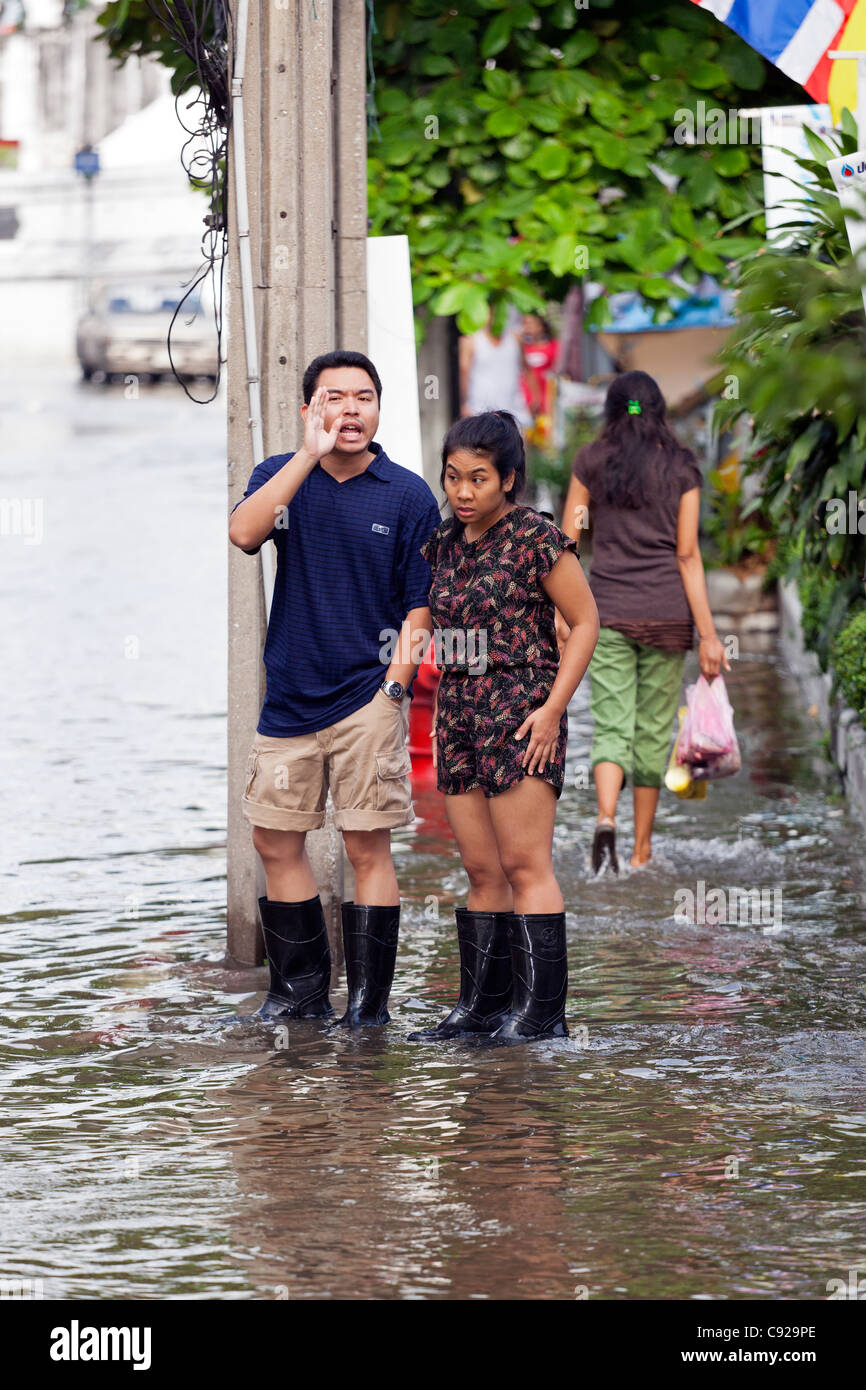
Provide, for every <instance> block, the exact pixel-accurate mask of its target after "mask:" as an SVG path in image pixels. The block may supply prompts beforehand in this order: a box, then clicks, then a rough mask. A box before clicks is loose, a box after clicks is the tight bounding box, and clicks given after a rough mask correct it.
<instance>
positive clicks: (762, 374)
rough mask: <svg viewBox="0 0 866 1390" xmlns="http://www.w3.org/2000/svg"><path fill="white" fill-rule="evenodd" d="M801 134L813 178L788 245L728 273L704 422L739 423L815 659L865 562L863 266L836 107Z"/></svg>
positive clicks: (849, 143)
mask: <svg viewBox="0 0 866 1390" xmlns="http://www.w3.org/2000/svg"><path fill="white" fill-rule="evenodd" d="M808 138H809V144H810V148H811V151H812V157H810V158H803V159H799V160H798V163H799V165H800V167H801V168H802V170H803V172H804V175H806V174H808V175H810V176H811V177H812V178H814V179H815V180H817V183H816V184H815V185H814V186H813V187H812V188H811V189H810V190H808V191H807V192H806V196H805V197H803V198H801V199H797V200H794V203H793V205H792V209H791V214H790V219H789V224H788V226H787V227H786V229H785V231H786V233H787V234H788V235H789V236H790V237H791V238H792V239H791V241H790V244H788V245H786V246H785V247H784V248H777V249H775V250H774V249H772V248H769V249H767V248H762V249H761V250H760V251H758V252H756V253H753V254H751V255H749V256H747V257H745V258H744V259H743V261H742V263H741V265H740V266H739V267H738V270H737V282H738V291H737V306H738V307H737V317H738V322H737V327H736V329H735V330H734V333H733V335H732V337H731V339H730V340H729V342H728V344H727V346H726V348H725V349H724V351H723V352H722V354H721V359H722V361H723V362H724V372H723V375H722V377H721V378H720V379H719V381H718V383H717V385H718V386H719V388H720V389H723V394H724V395H730V396H731V397H732V398H730V399H722V400H721V401H720V402H719V405H718V406H717V409H716V419H717V423H718V424H719V425H720V426H722V427H725V426H727V425H730V424H731V423H733V421H735V420H736V419H738V418H739V417H741V416H746V417H748V420H749V421H750V423H751V430H752V435H751V444H750V448H749V455H748V457H747V459H746V460H745V467H746V469H747V471H749V472H751V473H753V474H757V476H758V478H759V482H760V487H759V490H758V492H757V494H756V496H755V498H754V501H753V503H752V509H753V510H758V509H760V510H762V511H763V512H764V513H765V515H766V516H768V517H769V519H770V521H771V522H772V524H773V526H774V528H775V530H776V532H777V534H778V535H779V537H780V538H781V539H782V541H783V542H786V543H787V544H786V546H785V553H786V556H787V564H786V572H787V575H788V577H791V578H797V579H798V580H800V582H801V588H802V589H803V592H804V595H805V596H806V599H808V605H807V606H808V607H809V609H810V611H811V610H812V609H813V608H814V609H815V611H816V613H817V612H819V613H820V621H819V622H818V623H817V624H816V631H815V633H814V639H815V640H814V646H815V649H816V650H817V652H818V655H819V657H820V659H821V661H822V664H824V665H826V662H827V659H828V655H829V652H830V646H831V643H832V640H833V637H834V635H835V634H836V633H837V632H838V631H839V628H840V625H841V624H842V623H843V622H844V621H845V619H846V617H847V615H848V613H849V610H850V608H851V605H852V603H853V602H854V600H855V599H857V598H858V597H859V596H860V595H861V592H862V574H863V566H864V561H866V535H864V534H862V533H861V531H860V525H861V524H862V527H863V531H866V513H859V512H857V510H856V499H857V498H859V497H861V496H864V487H866V371H864V365H863V364H864V355H866V315H864V304H863V297H862V294H861V290H862V287H863V286H864V285H866V268H863V266H862V263H861V267H860V268H858V265H857V264H856V262H855V260H854V258H853V257H852V255H851V248H850V244H849V241H848V235H847V231H846V228H845V219H844V213H843V210H842V206H841V204H840V201H839V197H838V195H837V194H836V192H835V189H834V187H833V182H832V179H831V177H830V174H829V173H828V170H827V160H828V159H830V158H835V157H836V156H837V155H840V154H845V155H847V154H851V153H853V151H854V150H856V148H857V132H856V124H855V122H854V120H853V118H852V116H851V115H850V113H849V112H847V111H846V112H845V113H844V117H843V127H842V130H840V131H839V132H837V134H836V135H835V137H834V138H832V139H831V140H830V141H829V142H826V141H823V140H821V139H819V137H818V136H816V135H811V134H810V135H809V137H808ZM724 381H727V383H728V384H729V385H735V387H736V390H735V392H733V393H732V392H730V391H729V390H725V389H724ZM852 492H853V493H854V495H855V503H854V509H853V511H852V510H851V508H850V506H849V501H850V499H849V493H852ZM834 499H835V500H834ZM861 517H862V523H861V521H860V518H861ZM852 520H853V526H852V524H851V523H852ZM804 581H805V582H804ZM806 599H804V601H806ZM813 599H814V602H813V601H812V600H813ZM816 604H817V605H818V606H817V607H816Z"/></svg>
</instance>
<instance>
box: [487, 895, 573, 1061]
mask: <svg viewBox="0 0 866 1390" xmlns="http://www.w3.org/2000/svg"><path fill="white" fill-rule="evenodd" d="M507 931H508V939H509V943H510V945H511V970H512V976H513V982H512V996H511V1011H510V1013H509V1014H508V1017H507V1018H506V1019H505V1021H504V1023H503V1024H502V1026H501V1027H500V1028H497V1030H496V1032H495V1033H492V1034H491V1041H492V1042H505V1043H520V1042H531V1041H532V1040H533V1039H534V1038H567V1037H568V1028H567V1027H566V1023H565V996H566V993H567V992H568V956H567V953H566V946H565V913H564V912H512V913H510V914H509V917H508V922H507Z"/></svg>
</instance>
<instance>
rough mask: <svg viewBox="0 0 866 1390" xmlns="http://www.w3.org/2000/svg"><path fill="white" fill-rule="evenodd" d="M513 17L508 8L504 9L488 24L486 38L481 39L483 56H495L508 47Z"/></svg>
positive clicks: (485, 32)
mask: <svg viewBox="0 0 866 1390" xmlns="http://www.w3.org/2000/svg"><path fill="white" fill-rule="evenodd" d="M511 23H512V17H511V14H510V12H509V11H508V10H503V12H502V14H498V15H497V16H496V18H495V19H494V20H493V21H492V22H491V23H490V24H488V26H487V28H486V29H485V31H484V38H483V39H482V40H481V56H482V58H493V57H495V56H496V54H497V53H501V52H502V50H503V48H507V47H508V41H509V39H510V38H511Z"/></svg>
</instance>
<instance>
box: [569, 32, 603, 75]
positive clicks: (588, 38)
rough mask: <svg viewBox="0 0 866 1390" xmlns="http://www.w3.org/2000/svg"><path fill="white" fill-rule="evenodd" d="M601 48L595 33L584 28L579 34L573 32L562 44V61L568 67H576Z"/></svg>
mask: <svg viewBox="0 0 866 1390" xmlns="http://www.w3.org/2000/svg"><path fill="white" fill-rule="evenodd" d="M598 50H599V40H598V39H597V38H596V36H595V34H593V33H590V32H589V30H587V29H582V30H581V31H580V33H578V34H572V36H571V38H570V39H566V41H565V43H564V44H563V45H562V60H561V61H562V62H563V63H564V64H565V66H566V67H569V68H572V67H574V68H576V67H578V66H579V65H580V64H581V63H584V62H586V59H587V58H591V57H592V56H593V54H595V53H597V52H598Z"/></svg>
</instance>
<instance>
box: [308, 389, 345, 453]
mask: <svg viewBox="0 0 866 1390" xmlns="http://www.w3.org/2000/svg"><path fill="white" fill-rule="evenodd" d="M327 404H328V391H327V387H325V386H319V387H318V388H317V389H316V390H315V391H314V392H313V395H312V398H311V400H310V404H309V405H308V406H307V413H306V415H305V416H304V448H305V449H306V451H307V453H308V454H311V455H312V457H313V458H314V459H316V460H318V459H323V458H324V457H325V455H326V454H330V453H331V452H332V450H333V448H334V445H335V444H336V442H337V439H338V436H339V432H340V416H339V415H338V416H337V418H336V420H335V421H334V423H333V425H332V427H331V429H330V430H326V429H325V406H326V405H327Z"/></svg>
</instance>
